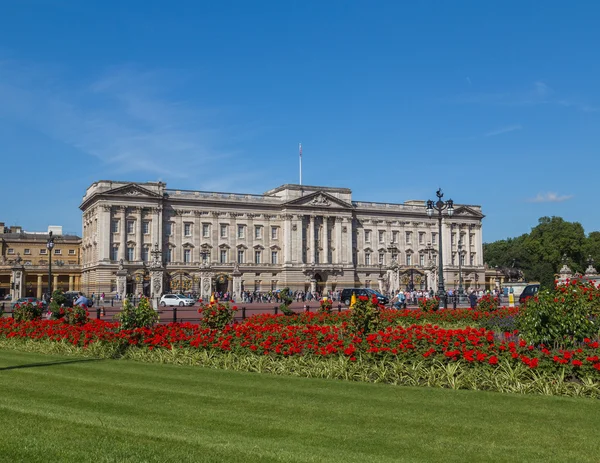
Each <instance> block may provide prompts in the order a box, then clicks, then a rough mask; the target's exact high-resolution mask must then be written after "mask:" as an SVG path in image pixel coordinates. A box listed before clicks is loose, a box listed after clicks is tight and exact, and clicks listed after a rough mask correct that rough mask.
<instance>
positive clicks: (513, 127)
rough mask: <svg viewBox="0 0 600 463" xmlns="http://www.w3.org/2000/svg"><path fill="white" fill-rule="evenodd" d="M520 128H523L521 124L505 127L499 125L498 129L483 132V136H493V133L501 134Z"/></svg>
mask: <svg viewBox="0 0 600 463" xmlns="http://www.w3.org/2000/svg"><path fill="white" fill-rule="evenodd" d="M522 128H523V126H521V125H509V126H506V127H501V128H499V129H496V130H492V131H490V132H487V133H484V134H483V136H484V137H493V136H495V135H501V134H503V133H508V132H514V131H515V130H521V129H522Z"/></svg>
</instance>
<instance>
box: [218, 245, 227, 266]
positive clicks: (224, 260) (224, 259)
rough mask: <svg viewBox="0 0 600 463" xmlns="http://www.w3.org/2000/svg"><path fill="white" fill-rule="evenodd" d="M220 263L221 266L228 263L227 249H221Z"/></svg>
mask: <svg viewBox="0 0 600 463" xmlns="http://www.w3.org/2000/svg"><path fill="white" fill-rule="evenodd" d="M219 262H220V263H221V264H226V263H227V249H221V252H220V253H219Z"/></svg>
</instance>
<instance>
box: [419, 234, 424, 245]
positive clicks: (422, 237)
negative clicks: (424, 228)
mask: <svg viewBox="0 0 600 463" xmlns="http://www.w3.org/2000/svg"><path fill="white" fill-rule="evenodd" d="M424 243H425V233H423V232H419V244H424Z"/></svg>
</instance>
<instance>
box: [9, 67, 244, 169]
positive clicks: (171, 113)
mask: <svg viewBox="0 0 600 463" xmlns="http://www.w3.org/2000/svg"><path fill="white" fill-rule="evenodd" d="M57 74H58V73H57V72H56V71H54V70H53V71H52V72H51V71H50V70H48V69H41V68H35V67H30V68H27V67H26V66H24V65H22V64H20V63H14V62H7V61H3V62H2V61H0V101H2V105H1V106H0V115H5V116H8V117H10V118H16V119H18V120H21V121H23V122H24V123H26V124H27V125H29V126H32V127H34V128H35V129H37V130H39V131H40V132H42V133H45V134H46V135H48V136H50V137H52V138H54V139H56V140H59V141H61V142H63V143H65V144H67V145H70V146H73V147H75V148H77V149H79V150H80V151H82V152H83V153H86V154H88V155H92V156H95V157H97V158H99V159H101V160H102V161H104V162H105V163H106V167H107V170H110V171H114V172H118V173H119V174H123V173H127V172H146V173H150V174H159V175H161V176H164V177H167V178H168V177H170V178H186V177H187V178H194V177H195V176H198V175H199V173H200V172H199V171H200V169H203V168H204V169H205V168H208V167H209V166H214V165H215V164H216V162H217V161H222V160H223V159H227V158H231V157H233V156H234V154H235V153H233V152H231V151H229V150H225V149H223V148H221V145H223V144H224V142H225V141H227V136H226V134H225V133H223V131H222V130H220V129H216V128H215V122H214V121H215V120H217V119H218V118H220V117H221V116H222V114H221V112H220V111H219V110H217V109H215V108H198V107H197V106H194V105H193V104H191V103H190V102H187V101H185V100H181V99H178V98H177V97H175V96H173V92H171V91H170V90H171V88H172V87H178V84H180V83H181V82H180V81H181V77H179V75H176V74H172V75H170V74H168V73H164V72H147V71H139V70H136V69H133V68H131V67H123V68H118V69H113V70H110V71H109V72H107V73H106V74H105V75H103V76H102V77H101V78H96V79H93V80H91V81H88V82H87V83H85V84H78V83H75V84H74V83H73V82H71V81H70V79H69V78H68V77H67V76H62V75H59V74H58V75H57ZM220 125H222V124H220Z"/></svg>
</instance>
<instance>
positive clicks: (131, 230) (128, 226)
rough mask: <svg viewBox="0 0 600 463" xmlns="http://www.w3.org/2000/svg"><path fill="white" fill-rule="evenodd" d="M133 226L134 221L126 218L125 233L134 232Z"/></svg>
mask: <svg viewBox="0 0 600 463" xmlns="http://www.w3.org/2000/svg"><path fill="white" fill-rule="evenodd" d="M134 227H135V221H134V220H128V221H127V233H128V234H130V235H131V234H132V233H133V232H134Z"/></svg>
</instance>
